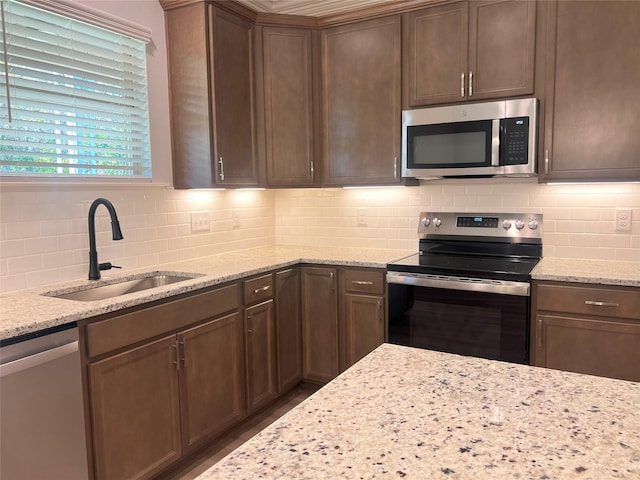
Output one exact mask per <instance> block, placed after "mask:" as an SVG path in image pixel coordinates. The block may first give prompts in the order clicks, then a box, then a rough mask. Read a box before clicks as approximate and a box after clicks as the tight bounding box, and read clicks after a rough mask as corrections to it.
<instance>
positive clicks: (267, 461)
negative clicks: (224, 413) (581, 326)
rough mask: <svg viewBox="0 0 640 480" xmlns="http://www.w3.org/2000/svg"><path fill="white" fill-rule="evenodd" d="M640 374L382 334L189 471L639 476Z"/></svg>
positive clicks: (303, 475) (257, 475) (228, 479)
mask: <svg viewBox="0 0 640 480" xmlns="http://www.w3.org/2000/svg"><path fill="white" fill-rule="evenodd" d="M639 405H640V384H638V383H633V382H627V381H624V380H614V379H608V378H602V377H594V376H589V375H580V374H575V373H568V372H560V371H556V370H549V369H543V368H537V367H530V366H526V365H516V364H511V363H504V362H498V361H492V360H484V359H478V358H472V357H463V356H458V355H452V354H447V353H440V352H433V351H428V350H420V349H415V348H409V347H400V346H396V345H389V344H384V345H382V346H380V347H379V348H378V349H376V350H375V351H374V352H372V353H371V354H369V355H368V356H367V357H365V358H364V359H363V360H362V361H360V362H359V363H357V364H355V365H354V366H353V367H351V368H350V369H348V370H347V371H345V372H344V373H343V374H341V375H340V376H339V377H337V378H336V379H335V380H333V381H332V382H330V383H329V384H327V385H326V386H324V387H323V388H322V389H320V390H319V391H318V392H316V393H315V394H313V395H312V396H311V397H309V398H308V399H306V400H305V401H304V402H302V403H301V404H300V405H298V406H297V407H295V408H294V409H293V410H291V411H289V412H288V413H287V414H285V415H284V416H283V417H281V418H280V419H279V420H277V421H276V422H275V423H273V424H272V425H270V426H269V427H267V428H266V429H264V430H263V431H262V432H260V433H258V434H257V435H256V436H255V437H253V438H252V439H250V440H249V441H248V442H246V443H245V444H243V445H241V446H240V447H239V448H238V449H236V450H235V451H233V452H231V453H230V454H229V455H228V456H226V457H225V458H224V459H222V460H221V461H220V462H219V463H217V464H216V465H214V466H213V467H211V468H210V469H209V470H207V471H206V472H204V473H203V474H201V475H200V476H199V477H198V480H213V479H225V480H234V479H248V480H249V479H250V480H253V479H281V478H288V479H297V480H300V479H314V480H315V479H336V478H348V479H354V478H355V479H357V478H361V479H374V478H411V479H427V478H428V479H439V478H442V479H452V480H453V479H470V478H473V479H518V478H520V479H527V480H529V479H570V478H579V479H585V480H586V479H592V480H604V479H613V478H620V479H622V478H628V479H638V478H640V409H639V408H638V406H639Z"/></svg>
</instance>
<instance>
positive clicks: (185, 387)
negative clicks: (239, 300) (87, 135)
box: [178, 313, 245, 450]
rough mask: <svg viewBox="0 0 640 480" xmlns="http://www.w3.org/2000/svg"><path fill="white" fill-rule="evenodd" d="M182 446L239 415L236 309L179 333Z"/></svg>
mask: <svg viewBox="0 0 640 480" xmlns="http://www.w3.org/2000/svg"><path fill="white" fill-rule="evenodd" d="M178 341H179V344H180V354H181V355H180V375H181V378H180V394H181V403H182V430H183V431H182V435H183V443H184V445H185V450H191V449H193V448H194V447H195V446H197V445H198V443H199V442H200V441H202V440H204V439H206V438H210V437H211V436H213V435H215V434H216V433H219V432H221V431H223V430H224V429H226V428H227V427H229V426H230V425H232V424H233V423H235V422H237V421H238V420H240V419H241V418H242V417H243V416H244V413H245V409H244V368H243V365H244V364H243V359H244V354H243V348H242V327H241V319H240V315H239V314H238V313H234V314H232V315H228V316H226V317H222V318H220V319H217V320H214V321H212V322H209V323H205V324H204V325H200V326H198V327H195V328H193V329H191V330H187V331H185V332H184V333H182V334H180V335H179V336H178Z"/></svg>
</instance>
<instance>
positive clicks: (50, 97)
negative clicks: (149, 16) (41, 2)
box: [0, 0, 151, 178]
mask: <svg viewBox="0 0 640 480" xmlns="http://www.w3.org/2000/svg"><path fill="white" fill-rule="evenodd" d="M49 3H52V2H49ZM0 4H1V7H2V10H3V11H4V22H3V23H2V24H1V28H2V31H1V32H0V34H1V35H2V36H0V48H1V49H2V50H0V126H1V127H2V129H1V131H0V175H7V176H10V175H28V176H52V175H53V176H92V175H100V176H105V177H144V178H150V177H151V160H150V149H149V121H148V100H147V83H146V51H145V44H144V42H143V41H141V40H139V39H135V38H131V37H129V36H128V35H123V34H121V33H117V32H113V31H109V30H105V29H102V28H99V27H97V26H95V25H89V24H85V23H83V22H81V21H78V20H75V19H70V18H65V17H63V16H60V15H58V14H56V13H52V12H50V11H46V10H41V9H39V8H36V7H34V6H32V5H27V4H25V3H23V2H21V1H17V0H0ZM2 38H4V39H6V40H5V42H2ZM7 81H8V82H7Z"/></svg>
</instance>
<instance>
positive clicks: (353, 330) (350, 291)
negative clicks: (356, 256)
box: [340, 269, 386, 370]
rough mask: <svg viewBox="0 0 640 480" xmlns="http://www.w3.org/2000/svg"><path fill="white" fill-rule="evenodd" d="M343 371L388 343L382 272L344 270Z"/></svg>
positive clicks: (342, 279) (341, 339)
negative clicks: (385, 335) (385, 334)
mask: <svg viewBox="0 0 640 480" xmlns="http://www.w3.org/2000/svg"><path fill="white" fill-rule="evenodd" d="M340 295H341V305H342V308H341V311H342V314H341V325H342V328H341V332H340V333H341V335H340V345H341V368H340V369H341V370H345V369H347V368H349V367H350V366H351V365H353V364H354V363H356V362H357V361H358V360H360V359H361V358H363V357H365V356H366V355H367V354H369V353H370V352H371V351H373V350H374V349H375V348H376V347H378V346H380V345H381V344H382V343H383V342H384V332H385V312H386V307H385V299H384V274H383V272H382V271H375V270H364V269H357V270H356V269H345V270H341V271H340Z"/></svg>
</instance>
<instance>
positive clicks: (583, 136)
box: [539, 1, 640, 182]
mask: <svg viewBox="0 0 640 480" xmlns="http://www.w3.org/2000/svg"><path fill="white" fill-rule="evenodd" d="M547 6H548V22H547V23H548V34H547V45H546V55H547V61H546V90H545V93H546V107H545V131H544V150H543V155H541V164H540V169H539V171H540V172H541V179H542V181H625V182H628V181H634V180H635V181H637V180H640V154H639V153H638V152H640V136H639V135H638V134H637V132H638V131H640V115H639V114H638V112H639V111H640V95H638V92H637V84H638V81H640V74H639V72H640V49H639V48H637V46H638V45H640V29H639V28H638V19H639V18H640V2H591V1H572V2H563V1H560V2H549V3H548V5H547ZM541 134H542V132H541Z"/></svg>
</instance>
